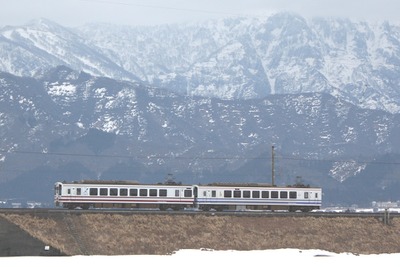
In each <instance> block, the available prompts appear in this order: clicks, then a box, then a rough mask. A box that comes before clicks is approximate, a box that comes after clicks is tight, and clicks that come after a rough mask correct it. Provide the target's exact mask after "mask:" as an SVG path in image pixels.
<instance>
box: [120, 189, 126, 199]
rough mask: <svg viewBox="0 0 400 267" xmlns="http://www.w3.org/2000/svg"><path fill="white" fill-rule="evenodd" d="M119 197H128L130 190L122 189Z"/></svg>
mask: <svg viewBox="0 0 400 267" xmlns="http://www.w3.org/2000/svg"><path fill="white" fill-rule="evenodd" d="M119 195H120V196H122V197H126V196H127V195H128V189H126V188H121V189H120V190H119Z"/></svg>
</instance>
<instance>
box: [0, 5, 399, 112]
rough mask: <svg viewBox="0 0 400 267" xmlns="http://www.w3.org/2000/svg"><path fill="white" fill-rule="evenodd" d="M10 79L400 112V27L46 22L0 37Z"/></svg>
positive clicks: (293, 18)
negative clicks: (138, 86)
mask: <svg viewBox="0 0 400 267" xmlns="http://www.w3.org/2000/svg"><path fill="white" fill-rule="evenodd" d="M0 59H1V60H0V70H2V71H5V72H8V73H12V74H15V75H23V76H35V75H41V74H43V73H44V72H45V71H47V70H48V69H50V68H51V67H55V66H57V65H65V66H69V67H70V68H72V69H76V70H83V71H85V72H87V73H90V74H92V75H97V76H105V77H109V78H113V79H117V80H128V81H142V82H144V83H146V84H148V85H151V86H154V87H161V88H165V89H166V90H169V91H173V92H178V93H180V94H185V95H189V96H206V97H217V98H221V99H254V98H262V97H265V96H267V95H270V94H287V93H289V94H292V93H305V92H320V93H322V92H323V93H329V94H332V95H334V96H336V97H341V98H343V99H344V100H346V101H348V102H350V103H353V104H355V105H358V106H360V107H363V108H373V109H382V110H385V111H389V112H391V113H397V112H399V110H400V104H399V103H400V96H399V90H398V87H399V84H400V78H399V77H398V75H397V73H399V62H400V26H399V25H395V24H390V23H389V22H382V23H374V24H373V23H368V22H360V21H351V20H348V19H328V18H315V19H312V20H306V19H304V18H302V17H300V16H298V15H295V14H287V13H279V14H275V15H272V16H269V17H265V18H231V19H224V20H216V21H209V22H207V23H203V24H193V25H188V24H185V25H162V26H152V27H128V26H125V27H124V26H115V25H104V24H90V25H86V26H83V27H79V28H74V29H68V28H65V27H62V26H61V25H57V24H55V23H53V22H51V21H48V20H45V19H41V20H37V21H34V22H32V23H30V24H27V25H25V26H20V27H11V26H8V27H4V28H2V29H0Z"/></svg>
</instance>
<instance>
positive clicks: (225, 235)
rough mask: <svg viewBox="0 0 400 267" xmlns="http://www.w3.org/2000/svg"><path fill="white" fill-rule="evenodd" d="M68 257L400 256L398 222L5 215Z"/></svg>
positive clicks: (302, 218) (357, 219) (344, 219)
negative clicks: (210, 253)
mask: <svg viewBox="0 0 400 267" xmlns="http://www.w3.org/2000/svg"><path fill="white" fill-rule="evenodd" d="M3 217H6V218H7V219H8V220H9V221H11V222H13V223H15V224H17V225H19V226H20V227H21V228H23V229H25V230H26V231H27V232H29V233H30V234H31V235H32V236H34V237H37V238H38V239H40V240H42V241H44V242H45V243H47V244H50V245H51V246H54V247H56V248H58V249H60V250H61V251H63V252H64V253H67V254H70V255H76V254H91V255H128V254H168V253H171V252H173V251H176V250H179V249H199V248H211V249H216V250H230V249H232V250H259V249H277V248H299V249H324V250H328V251H332V252H352V253H360V254H375V253H395V252H400V239H399V238H398V237H399V234H400V219H398V218H394V219H393V221H392V223H391V225H389V226H386V225H384V224H382V223H381V222H379V221H378V220H376V219H373V218H312V217H307V218H305V217H301V218H284V217H282V218H278V217H235V216H206V215H179V216H173V215H117V214H113V215H112V214H82V215H74V214H72V215H71V214H65V215H57V216H52V217H43V216H42V217H40V216H39V215H37V216H31V215H17V214H10V215H3Z"/></svg>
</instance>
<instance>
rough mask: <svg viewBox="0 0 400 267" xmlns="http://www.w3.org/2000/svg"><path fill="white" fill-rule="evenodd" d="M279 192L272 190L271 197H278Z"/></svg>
mask: <svg viewBox="0 0 400 267" xmlns="http://www.w3.org/2000/svg"><path fill="white" fill-rule="evenodd" d="M278 197H279V192H278V191H271V198H278Z"/></svg>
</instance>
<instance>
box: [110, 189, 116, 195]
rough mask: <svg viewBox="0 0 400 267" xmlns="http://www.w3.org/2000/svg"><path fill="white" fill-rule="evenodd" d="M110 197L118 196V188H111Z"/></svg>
mask: <svg viewBox="0 0 400 267" xmlns="http://www.w3.org/2000/svg"><path fill="white" fill-rule="evenodd" d="M110 196H118V188H110Z"/></svg>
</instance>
